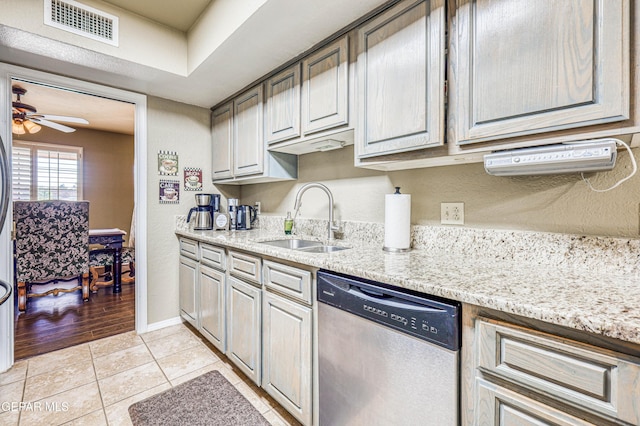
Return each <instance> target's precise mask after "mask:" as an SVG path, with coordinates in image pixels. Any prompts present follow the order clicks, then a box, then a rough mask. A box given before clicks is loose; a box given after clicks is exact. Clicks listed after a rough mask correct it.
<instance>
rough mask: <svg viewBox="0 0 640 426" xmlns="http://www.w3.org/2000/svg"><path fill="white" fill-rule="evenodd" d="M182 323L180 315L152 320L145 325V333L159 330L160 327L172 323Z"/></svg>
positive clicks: (168, 325)
mask: <svg viewBox="0 0 640 426" xmlns="http://www.w3.org/2000/svg"><path fill="white" fill-rule="evenodd" d="M178 324H182V317H180V316H177V317H175V318H169V319H166V320H164V321H158V322H154V323H153V324H148V325H147V333H148V332H150V331H156V330H160V329H161V328H165V327H170V326H172V325H178Z"/></svg>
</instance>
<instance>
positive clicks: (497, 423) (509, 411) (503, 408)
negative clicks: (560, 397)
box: [474, 379, 598, 426]
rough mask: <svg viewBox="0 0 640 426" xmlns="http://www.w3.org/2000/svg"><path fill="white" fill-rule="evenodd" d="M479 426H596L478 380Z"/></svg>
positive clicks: (477, 413)
mask: <svg viewBox="0 0 640 426" xmlns="http://www.w3.org/2000/svg"><path fill="white" fill-rule="evenodd" d="M477 392H478V405H477V412H476V421H475V423H474V424H476V425H478V426H543V425H548V426H595V425H596V424H598V423H590V422H587V421H585V420H583V419H580V418H578V417H574V416H572V415H570V414H568V413H565V412H563V411H560V410H558V409H556V408H553V407H550V406H548V405H545V404H542V403H540V402H538V401H535V400H533V399H531V398H528V397H526V396H524V395H522V394H519V393H516V392H513V391H511V390H509V389H506V388H503V387H501V386H499V385H496V384H494V383H491V382H487V381H485V380H482V379H477Z"/></svg>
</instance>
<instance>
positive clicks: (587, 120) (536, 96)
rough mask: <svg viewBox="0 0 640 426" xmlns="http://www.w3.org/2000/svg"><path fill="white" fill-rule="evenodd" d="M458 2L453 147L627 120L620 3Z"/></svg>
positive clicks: (625, 19)
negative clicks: (454, 145) (455, 143)
mask: <svg viewBox="0 0 640 426" xmlns="http://www.w3.org/2000/svg"><path fill="white" fill-rule="evenodd" d="M459 3H461V4H460V5H459V6H458V8H457V10H456V11H455V17H456V19H457V23H456V33H454V34H451V36H452V37H455V38H456V39H457V40H455V41H456V43H455V44H456V47H455V49H454V51H457V56H456V57H455V58H452V61H453V72H455V74H456V75H455V79H456V85H455V92H456V93H457V95H456V102H455V106H454V109H453V110H452V111H451V112H450V115H449V117H450V120H451V119H453V122H454V124H455V125H454V126H453V128H454V131H455V136H454V138H455V140H456V142H457V144H459V145H465V144H472V143H477V142H485V141H492V140H497V139H504V138H509V137H514V136H521V135H531V134H539V133H544V132H550V131H555V130H560V129H567V128H575V127H583V126H588V125H592V124H599V123H607V122H612V121H620V120H625V119H627V118H629V116H630V107H629V88H630V69H629V54H630V47H629V46H630V44H629V43H630V41H629V25H630V16H629V3H628V2H627V1H624V0H596V1H594V0H575V1H564V0H549V1H544V2H531V1H528V0H510V1H502V0H470V1H467V2H459Z"/></svg>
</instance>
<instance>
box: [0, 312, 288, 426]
mask: <svg viewBox="0 0 640 426" xmlns="http://www.w3.org/2000/svg"><path fill="white" fill-rule="evenodd" d="M212 370H219V371H220V373H222V375H223V376H224V377H226V378H227V380H229V382H231V383H232V384H233V385H234V386H235V387H236V389H238V390H239V391H240V393H242V394H243V395H244V396H245V398H247V400H249V402H251V404H252V405H253V406H254V407H256V409H257V410H258V411H259V412H260V413H262V415H263V416H264V417H265V418H266V419H267V420H268V421H269V422H270V423H271V424H273V425H297V424H298V423H297V422H296V420H295V419H294V418H293V417H291V416H290V415H289V414H288V413H287V412H286V411H285V410H284V409H283V408H282V407H281V406H279V405H278V404H277V403H276V402H275V401H273V399H271V398H270V397H269V396H268V395H267V394H266V393H265V392H264V391H263V390H262V389H260V388H258V387H256V386H255V385H254V384H253V383H251V382H250V381H249V380H248V379H247V378H246V377H245V376H244V375H243V374H242V373H240V372H238V371H237V370H236V369H235V368H234V367H233V366H232V364H230V363H229V361H228V360H227V359H226V357H224V355H222V354H220V353H219V352H218V351H216V350H215V349H212V348H211V346H210V345H209V344H208V342H205V341H204V340H203V339H202V337H201V336H199V335H198V334H195V333H193V332H192V331H191V330H190V329H189V328H188V327H186V326H184V325H182V324H180V325H176V326H172V327H167V328H163V329H161V330H157V331H152V332H150V333H145V334H142V335H137V334H136V333H135V332H133V331H132V332H129V333H124V334H119V335H117V336H112V337H107V338H106V339H102V340H96V341H94V342H90V343H85V344H82V345H78V346H73V347H70V348H66V349H62V350H60V351H56V352H51V353H48V354H44V355H40V356H37V357H33V358H29V359H26V360H22V361H18V362H17V363H16V364H15V365H14V366H13V367H12V368H11V369H10V370H9V371H7V372H5V373H2V374H0V425H3V426H5V425H6V426H9V425H20V426H23V425H26V426H31V425H38V426H40V425H91V426H98V425H130V424H131V421H130V419H129V413H128V411H127V409H128V407H129V406H130V405H131V404H133V403H135V402H138V401H141V400H143V399H145V398H148V397H149V396H152V395H155V394H157V393H160V392H162V391H165V390H167V389H170V388H171V387H172V386H176V385H178V384H180V383H183V382H186V381H187V380H190V379H192V378H195V377H197V376H199V375H201V374H204V373H206V372H208V371H212Z"/></svg>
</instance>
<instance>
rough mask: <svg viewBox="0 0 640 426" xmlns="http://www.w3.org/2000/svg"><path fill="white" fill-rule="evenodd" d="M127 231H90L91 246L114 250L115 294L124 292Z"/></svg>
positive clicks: (112, 229) (114, 229)
mask: <svg viewBox="0 0 640 426" xmlns="http://www.w3.org/2000/svg"><path fill="white" fill-rule="evenodd" d="M125 235H127V233H126V232H125V231H123V230H122V229H118V228H109V229H90V230H89V244H100V245H102V246H104V248H107V249H114V254H113V292H114V293H120V292H121V291H122V277H121V274H122V252H121V250H122V243H124V236H125Z"/></svg>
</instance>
